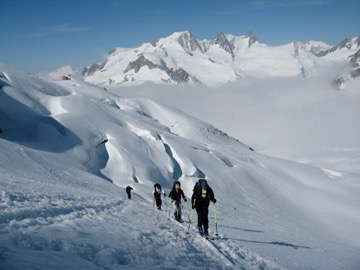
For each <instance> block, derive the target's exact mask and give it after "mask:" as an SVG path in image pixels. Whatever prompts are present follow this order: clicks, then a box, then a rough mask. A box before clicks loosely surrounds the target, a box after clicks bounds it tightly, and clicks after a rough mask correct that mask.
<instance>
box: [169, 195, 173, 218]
mask: <svg viewBox="0 0 360 270" xmlns="http://www.w3.org/2000/svg"><path fill="white" fill-rule="evenodd" d="M169 200H170V206H169V218H168V219H169V220H170V211H171V209H172V206H173V205H172V203H171V198H169Z"/></svg>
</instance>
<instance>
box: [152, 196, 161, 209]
mask: <svg viewBox="0 0 360 270" xmlns="http://www.w3.org/2000/svg"><path fill="white" fill-rule="evenodd" d="M154 197H155V203H156V207H157V208H159V209H160V208H161V203H162V202H161V194H159V195H154Z"/></svg>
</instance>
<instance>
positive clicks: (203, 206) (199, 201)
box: [191, 179, 216, 237]
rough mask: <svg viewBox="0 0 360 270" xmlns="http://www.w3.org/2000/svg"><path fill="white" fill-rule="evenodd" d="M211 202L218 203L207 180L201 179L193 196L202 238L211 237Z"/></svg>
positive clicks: (193, 206)
mask: <svg viewBox="0 0 360 270" xmlns="http://www.w3.org/2000/svg"><path fill="white" fill-rule="evenodd" d="M210 201H212V202H213V203H216V199H215V195H214V192H213V190H212V189H211V187H210V186H209V185H208V183H207V181H206V180H205V179H199V181H198V182H197V183H196V184H195V186H194V190H193V195H192V196H191V205H192V209H196V213H197V215H198V224H197V225H198V230H199V233H200V235H201V236H205V237H208V236H209V218H208V215H209V205H210Z"/></svg>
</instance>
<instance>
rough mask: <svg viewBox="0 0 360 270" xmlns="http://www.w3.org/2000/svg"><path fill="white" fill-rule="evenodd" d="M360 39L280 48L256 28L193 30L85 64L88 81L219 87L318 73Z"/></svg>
mask: <svg viewBox="0 0 360 270" xmlns="http://www.w3.org/2000/svg"><path fill="white" fill-rule="evenodd" d="M359 40H360V37H355V38H347V39H345V40H344V41H342V42H340V43H339V44H337V45H336V46H330V45H328V44H326V43H323V42H319V41H309V42H307V43H302V42H291V43H288V44H285V45H280V46H268V45H266V44H263V43H260V42H259V41H258V39H257V38H256V37H255V35H254V34H253V33H252V32H249V33H247V34H246V35H241V36H233V35H231V34H225V33H219V34H218V35H217V36H216V37H215V38H214V39H210V40H206V39H205V40H199V39H197V38H196V37H195V35H194V34H192V33H191V32H190V31H184V32H174V33H173V34H171V35H170V36H168V37H164V38H160V39H157V40H153V41H150V42H146V43H143V44H141V45H140V46H138V47H136V48H114V49H113V50H111V51H110V52H109V53H108V55H107V56H106V59H105V60H104V61H103V62H101V63H95V64H93V65H90V66H88V67H85V68H84V69H83V70H82V72H81V75H82V77H83V78H84V80H85V81H87V82H91V83H94V84H98V85H114V84H115V85H133V84H142V83H144V82H155V83H168V84H182V83H191V84H200V85H206V86H216V85H221V84H225V83H227V82H232V81H236V80H237V79H239V78H241V77H246V76H253V77H269V76H270V77H271V76H276V77H292V76H299V75H300V76H304V77H307V76H311V75H312V74H316V68H317V67H318V66H324V65H328V64H329V63H334V62H336V63H344V62H346V63H347V62H349V59H348V58H349V56H350V55H353V54H354V53H355V52H356V50H357V49H358V48H359V46H360V42H359Z"/></svg>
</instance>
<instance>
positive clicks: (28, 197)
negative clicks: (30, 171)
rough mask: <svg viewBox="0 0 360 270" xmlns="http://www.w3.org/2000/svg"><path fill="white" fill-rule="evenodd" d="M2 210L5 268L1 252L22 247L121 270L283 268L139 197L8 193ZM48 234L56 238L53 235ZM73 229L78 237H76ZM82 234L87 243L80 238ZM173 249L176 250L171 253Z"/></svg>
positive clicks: (0, 230) (1, 202)
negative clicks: (213, 237)
mask: <svg viewBox="0 0 360 270" xmlns="http://www.w3.org/2000/svg"><path fill="white" fill-rule="evenodd" d="M0 209H1V212H2V214H1V216H0V233H1V238H0V239H2V240H3V241H4V240H5V239H6V242H8V243H10V245H7V246H2V245H1V244H0V266H1V265H2V264H3V265H5V266H6V264H4V263H1V254H4V253H5V252H6V253H11V252H12V251H13V250H17V249H20V250H22V251H23V252H24V253H25V254H27V252H30V250H37V251H39V253H41V252H47V253H48V252H60V253H69V254H70V255H73V256H77V257H80V258H81V259H82V260H85V261H89V262H90V263H91V264H92V265H93V266H96V267H99V269H120V267H121V266H129V267H136V268H137V269H149V267H150V268H151V269H210V268H211V269H280V268H279V267H277V266H276V265H275V264H274V263H273V262H269V261H267V260H265V259H263V258H261V257H260V256H258V255H256V254H255V253H252V252H250V251H248V250H247V249H245V248H243V247H241V246H239V245H238V244H236V243H235V242H232V241H230V240H226V237H225V236H224V235H220V237H219V238H218V239H216V240H211V241H209V240H206V239H203V238H201V237H200V236H199V235H197V233H196V232H195V230H194V223H192V224H191V226H190V228H191V229H190V234H187V231H188V228H189V227H188V223H184V224H179V223H177V222H176V221H175V220H173V219H172V218H170V217H169V211H168V210H167V209H166V210H163V211H162V212H160V211H158V210H155V209H151V208H150V206H149V205H148V203H145V202H143V201H142V200H141V198H139V197H135V198H134V200H133V201H123V200H110V199H108V198H92V199H86V198H82V199H81V198H75V197H70V196H62V195H59V196H46V195H32V194H21V193H6V192H5V191H3V192H2V194H1V197H0ZM139 219H143V220H146V225H145V226H141V227H140V225H139V223H138V220H139ZM118 220H122V222H121V225H122V226H121V227H119V228H118V230H117V231H113V232H111V231H109V230H111V228H113V227H112V226H113V225H112V223H114V222H115V223H116V222H118ZM94 223H97V225H96V226H99V225H100V226H101V227H102V228H103V231H102V232H101V233H100V234H101V235H102V236H101V235H100V236H98V237H109V241H108V243H109V244H108V245H104V244H97V243H96V236H95V241H94V232H93V231H92V229H91V227H92V226H91V225H92V224H94ZM69 228H71V230H72V232H71V233H70V234H69ZM49 233H50V235H53V236H51V237H49ZM74 233H75V234H77V235H76V238H74V240H73V237H72V234H74ZM96 234H99V232H97V233H96ZM77 238H81V239H83V240H84V241H83V242H80V241H78V240H75V239H77ZM110 239H111V240H110ZM114 240H115V241H114ZM123 243H126V244H125V245H124V244H123ZM154 246H155V247H156V248H154ZM169 250H173V251H174V252H173V253H169ZM184 256H186V257H184ZM174 265H177V266H178V267H174ZM13 266H14V267H15V266H16V264H15V265H13ZM96 267H95V268H94V269H96ZM14 269H18V268H16V267H15V268H14Z"/></svg>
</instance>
